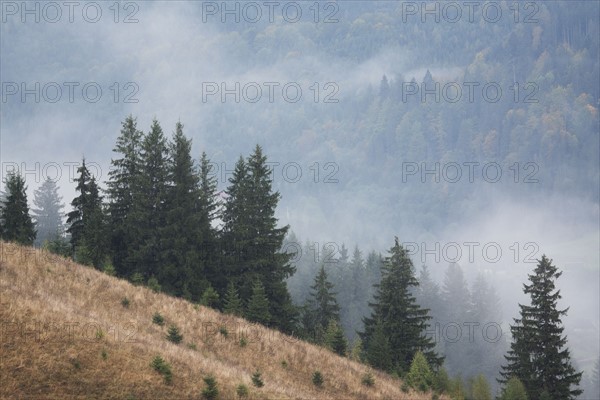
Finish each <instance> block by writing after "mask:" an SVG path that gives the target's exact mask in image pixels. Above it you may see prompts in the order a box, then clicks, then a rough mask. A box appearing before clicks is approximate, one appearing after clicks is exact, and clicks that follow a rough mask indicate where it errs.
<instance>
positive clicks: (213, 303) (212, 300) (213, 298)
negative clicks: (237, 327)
mask: <svg viewBox="0 0 600 400" xmlns="http://www.w3.org/2000/svg"><path fill="white" fill-rule="evenodd" d="M200 304H202V305H203V306H206V307H211V308H216V307H217V306H218V305H219V293H217V291H216V290H215V289H213V287H212V286H209V287H208V288H206V290H205V291H204V293H202V297H201V299H200Z"/></svg>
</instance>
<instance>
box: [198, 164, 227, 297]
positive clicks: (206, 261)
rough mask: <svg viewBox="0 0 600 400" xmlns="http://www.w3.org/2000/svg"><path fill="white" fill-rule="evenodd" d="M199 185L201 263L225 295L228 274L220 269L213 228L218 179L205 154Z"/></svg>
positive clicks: (216, 209)
mask: <svg viewBox="0 0 600 400" xmlns="http://www.w3.org/2000/svg"><path fill="white" fill-rule="evenodd" d="M199 185H200V192H199V198H198V203H197V207H198V229H199V233H200V238H201V239H200V240H201V241H200V242H199V243H198V249H199V253H200V261H201V262H202V264H203V266H204V274H205V276H206V279H207V280H208V281H209V282H210V283H211V285H212V286H213V287H214V288H215V289H216V290H217V291H218V292H220V293H223V290H224V285H225V284H226V282H227V281H226V274H225V273H224V271H222V270H221V269H220V268H219V254H218V252H217V247H218V239H217V231H216V229H215V228H214V227H213V221H214V220H215V218H217V217H219V212H220V205H221V204H220V202H219V200H218V193H217V178H216V177H215V176H214V175H213V170H212V165H211V163H210V160H209V159H208V156H207V155H206V153H204V152H203V153H202V155H201V157H200V171H199Z"/></svg>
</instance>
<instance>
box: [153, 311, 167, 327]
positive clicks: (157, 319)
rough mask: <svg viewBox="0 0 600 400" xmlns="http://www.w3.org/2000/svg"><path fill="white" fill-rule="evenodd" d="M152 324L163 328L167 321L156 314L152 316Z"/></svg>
mask: <svg viewBox="0 0 600 400" xmlns="http://www.w3.org/2000/svg"><path fill="white" fill-rule="evenodd" d="M152 322H153V323H155V324H156V325H160V326H163V325H164V324H165V319H164V318H163V316H162V315H160V314H159V313H157V312H156V313H154V315H153V316H152Z"/></svg>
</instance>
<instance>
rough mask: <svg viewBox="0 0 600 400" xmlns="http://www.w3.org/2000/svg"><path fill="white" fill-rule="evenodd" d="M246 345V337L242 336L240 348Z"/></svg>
mask: <svg viewBox="0 0 600 400" xmlns="http://www.w3.org/2000/svg"><path fill="white" fill-rule="evenodd" d="M247 344H248V341H247V340H246V337H245V336H242V337H241V338H240V347H246V345H247Z"/></svg>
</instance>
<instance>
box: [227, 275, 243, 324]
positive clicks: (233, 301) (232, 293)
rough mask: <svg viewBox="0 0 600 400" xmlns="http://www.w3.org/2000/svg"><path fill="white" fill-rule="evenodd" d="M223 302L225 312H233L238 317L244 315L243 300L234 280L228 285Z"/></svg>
mask: <svg viewBox="0 0 600 400" xmlns="http://www.w3.org/2000/svg"><path fill="white" fill-rule="evenodd" d="M223 303H224V304H223V312H224V313H225V314H232V315H235V316H238V317H241V316H242V314H243V306H242V300H241V299H240V295H239V293H238V291H237V288H236V286H235V284H234V283H233V282H229V285H227V292H226V293H225V300H224V302H223Z"/></svg>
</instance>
